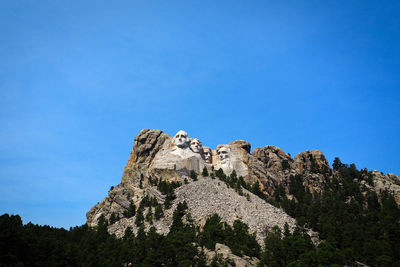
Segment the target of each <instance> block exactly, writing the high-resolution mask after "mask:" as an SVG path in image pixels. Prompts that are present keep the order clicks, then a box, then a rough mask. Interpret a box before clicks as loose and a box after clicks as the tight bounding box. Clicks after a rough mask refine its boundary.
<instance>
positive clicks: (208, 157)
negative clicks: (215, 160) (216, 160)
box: [203, 146, 212, 164]
mask: <svg viewBox="0 0 400 267" xmlns="http://www.w3.org/2000/svg"><path fill="white" fill-rule="evenodd" d="M203 155H204V160H205V162H206V163H210V164H211V163H212V152H211V148H209V147H207V146H204V147H203Z"/></svg>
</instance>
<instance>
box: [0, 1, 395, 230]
mask: <svg viewBox="0 0 400 267" xmlns="http://www.w3.org/2000/svg"><path fill="white" fill-rule="evenodd" d="M0 38H1V40H0V58H1V60H0V124H1V127H0V213H1V214H2V213H5V212H7V213H13V214H15V213H17V214H20V215H21V216H22V218H23V220H24V222H28V221H32V222H33V223H39V224H49V225H53V226H63V227H69V226H75V225H81V224H83V223H84V222H85V213H86V212H87V211H88V210H89V209H90V207H91V206H93V205H94V204H96V202H98V201H101V200H102V199H103V198H104V197H105V196H106V194H107V191H108V189H109V188H110V186H111V185H116V184H118V183H119V181H120V178H121V175H122V171H123V167H124V165H125V164H126V162H127V160H128V157H129V154H130V151H131V149H132V145H133V139H134V137H135V135H136V134H138V133H139V131H140V130H141V129H142V128H151V129H161V130H163V131H165V132H167V133H168V134H170V135H173V134H175V133H176V132H177V131H178V130H179V129H184V130H186V131H187V132H188V133H189V135H190V136H191V137H198V138H200V140H201V141H202V142H203V145H207V146H211V147H212V148H215V147H216V145H217V144H222V143H228V142H230V141H233V140H237V139H244V140H247V141H249V142H250V143H251V144H252V148H255V147H260V146H265V145H276V146H278V147H280V148H282V149H283V150H284V151H286V152H288V153H290V154H291V155H292V156H293V157H294V155H296V154H297V153H299V152H301V151H305V150H311V149H319V150H322V151H323V152H324V154H325V155H326V157H327V158H328V160H329V161H330V163H332V160H333V158H334V157H336V156H338V157H340V158H341V159H342V161H343V162H345V163H355V164H356V165H357V166H358V167H360V168H364V167H366V168H368V169H370V170H373V169H378V170H380V171H382V172H385V173H396V174H398V175H400V160H399V151H400V134H399V130H400V119H399V118H400V2H399V1H365V0H363V1H347V0H346V1H338V0H335V1H53V0H51V1H15V0H2V1H1V2H0Z"/></svg>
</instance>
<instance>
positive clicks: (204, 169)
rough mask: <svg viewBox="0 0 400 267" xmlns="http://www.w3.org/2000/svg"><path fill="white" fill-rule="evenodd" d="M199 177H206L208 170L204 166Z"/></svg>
mask: <svg viewBox="0 0 400 267" xmlns="http://www.w3.org/2000/svg"><path fill="white" fill-rule="evenodd" d="M201 175H202V176H204V177H207V176H208V170H207V167H206V166H204V168H203V171H202V172H201Z"/></svg>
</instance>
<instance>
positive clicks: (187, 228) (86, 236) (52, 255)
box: [0, 202, 260, 266]
mask: <svg viewBox="0 0 400 267" xmlns="http://www.w3.org/2000/svg"><path fill="white" fill-rule="evenodd" d="M142 207H143V206H142ZM157 207H160V205H159V204H158V205H157V206H156V210H157ZM187 208H188V207H187V204H186V202H183V203H178V205H177V208H176V210H175V211H174V213H173V223H172V225H171V227H170V232H169V233H168V234H167V235H166V236H163V235H160V234H157V233H156V230H155V228H154V227H151V228H150V230H149V232H148V233H146V232H145V231H144V225H143V220H144V218H143V215H141V219H140V221H142V223H140V224H139V225H138V226H139V229H138V232H137V234H136V236H135V235H134V234H133V232H132V229H131V228H130V227H128V228H127V229H126V231H125V236H124V238H122V239H117V238H115V236H113V235H109V234H108V233H107V226H108V222H107V221H106V220H105V219H104V216H101V218H100V219H99V225H98V226H97V227H94V228H89V227H88V226H87V225H83V226H80V227H74V228H71V229H70V230H69V231H67V230H65V229H62V228H61V229H59V228H53V227H49V226H38V225H33V224H31V223H28V224H26V225H23V224H22V221H21V218H20V217H19V216H13V215H12V216H9V215H8V214H4V215H2V216H1V217H0V266H24V265H25V266H122V265H123V264H126V263H132V265H133V266H206V264H205V254H204V250H203V249H202V250H200V251H199V250H198V249H197V248H196V246H197V245H198V244H200V243H203V242H204V243H206V244H214V246H215V242H221V243H224V244H227V245H228V246H232V249H233V251H234V253H237V254H238V255H242V254H245V255H252V256H259V253H260V247H259V245H258V244H257V242H256V241H255V238H254V235H250V234H249V233H248V226H247V225H246V224H244V223H242V222H240V221H236V222H235V224H234V226H233V228H231V227H230V226H228V225H226V224H222V223H221V222H220V219H219V217H218V216H217V215H214V216H212V217H211V218H209V219H208V220H207V223H206V225H207V228H206V229H205V230H204V231H199V229H198V228H196V227H195V226H194V225H193V224H192V223H188V224H184V223H183V220H182V218H183V216H184V215H185V214H186V212H187ZM149 209H151V208H149ZM141 210H142V209H141V208H139V210H138V212H137V214H136V216H139V215H140V214H141ZM155 214H157V212H155ZM155 216H156V215H155ZM146 217H147V216H146ZM188 218H190V215H189V214H186V219H187V221H189V222H190V221H191V220H190V219H188ZM216 218H217V219H216ZM213 229H218V231H220V232H221V233H218V234H217V235H216V236H214V235H212V234H210V233H213V232H215V230H213ZM221 236H222V237H221ZM200 239H201V242H199V240H200ZM213 262H214V263H213V264H214V266H224V265H225V263H226V264H229V263H232V261H231V260H229V259H222V258H221V257H220V256H218V257H216V258H215V259H213ZM222 263H224V264H223V265H221V264H222ZM213 264H212V266H213ZM226 266H229V265H226Z"/></svg>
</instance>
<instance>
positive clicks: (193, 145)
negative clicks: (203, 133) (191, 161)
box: [190, 138, 201, 153]
mask: <svg viewBox="0 0 400 267" xmlns="http://www.w3.org/2000/svg"><path fill="white" fill-rule="evenodd" d="M190 149H192V151H193V152H194V153H200V152H201V142H200V140H199V139H197V138H193V139H192V140H191V141H190Z"/></svg>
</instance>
